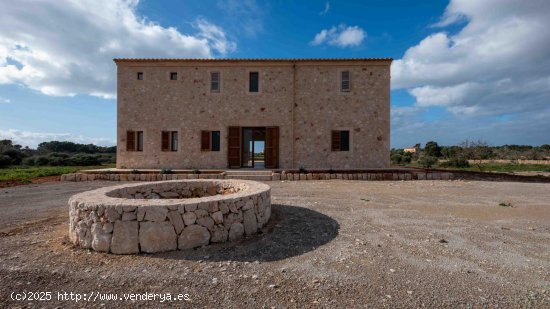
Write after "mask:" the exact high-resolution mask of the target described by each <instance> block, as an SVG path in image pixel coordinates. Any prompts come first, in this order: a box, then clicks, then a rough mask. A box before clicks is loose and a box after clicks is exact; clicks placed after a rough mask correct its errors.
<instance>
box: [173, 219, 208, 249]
mask: <svg viewBox="0 0 550 309" xmlns="http://www.w3.org/2000/svg"><path fill="white" fill-rule="evenodd" d="M209 242H210V232H208V229H206V228H205V227H203V226H200V225H196V224H195V225H190V226H187V227H186V228H184V229H183V232H181V234H180V237H179V238H178V248H179V249H180V250H185V249H192V248H196V247H200V246H204V245H208V243H209Z"/></svg>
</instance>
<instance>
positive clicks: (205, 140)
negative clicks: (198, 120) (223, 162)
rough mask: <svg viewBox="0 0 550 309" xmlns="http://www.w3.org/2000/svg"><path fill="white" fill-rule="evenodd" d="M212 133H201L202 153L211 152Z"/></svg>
mask: <svg viewBox="0 0 550 309" xmlns="http://www.w3.org/2000/svg"><path fill="white" fill-rule="evenodd" d="M210 136H211V133H210V131H202V132H201V150H202V151H209V150H210V145H211V143H210Z"/></svg>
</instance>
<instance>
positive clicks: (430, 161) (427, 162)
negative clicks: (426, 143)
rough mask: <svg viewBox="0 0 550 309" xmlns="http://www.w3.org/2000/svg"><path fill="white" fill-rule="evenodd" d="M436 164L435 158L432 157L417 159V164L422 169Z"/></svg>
mask: <svg viewBox="0 0 550 309" xmlns="http://www.w3.org/2000/svg"><path fill="white" fill-rule="evenodd" d="M436 163H437V158H436V157H432V156H424V157H421V158H420V159H418V164H420V166H422V167H424V168H430V167H432V166H433V165H435V164H436Z"/></svg>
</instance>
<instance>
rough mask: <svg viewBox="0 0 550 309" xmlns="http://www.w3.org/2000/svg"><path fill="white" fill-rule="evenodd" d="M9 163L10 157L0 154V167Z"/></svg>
mask: <svg viewBox="0 0 550 309" xmlns="http://www.w3.org/2000/svg"><path fill="white" fill-rule="evenodd" d="M8 165H11V157H10V156H7V155H2V154H0V167H4V166H8Z"/></svg>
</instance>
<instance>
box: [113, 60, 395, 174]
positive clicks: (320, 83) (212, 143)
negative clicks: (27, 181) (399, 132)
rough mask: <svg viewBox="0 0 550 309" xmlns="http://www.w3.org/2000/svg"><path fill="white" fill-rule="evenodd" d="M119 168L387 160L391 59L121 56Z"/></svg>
mask: <svg viewBox="0 0 550 309" xmlns="http://www.w3.org/2000/svg"><path fill="white" fill-rule="evenodd" d="M114 61H115V63H116V65H117V80H118V84H117V93H118V109H117V111H118V114H117V116H118V121H117V126H118V129H117V146H118V147H117V168H123V169H146V168H150V169H159V168H169V169H225V168H267V169H298V168H300V167H304V168H306V169H335V170H336V169H369V168H386V167H389V158H390V65H391V62H392V59H389V58H363V59H115V60H114Z"/></svg>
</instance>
